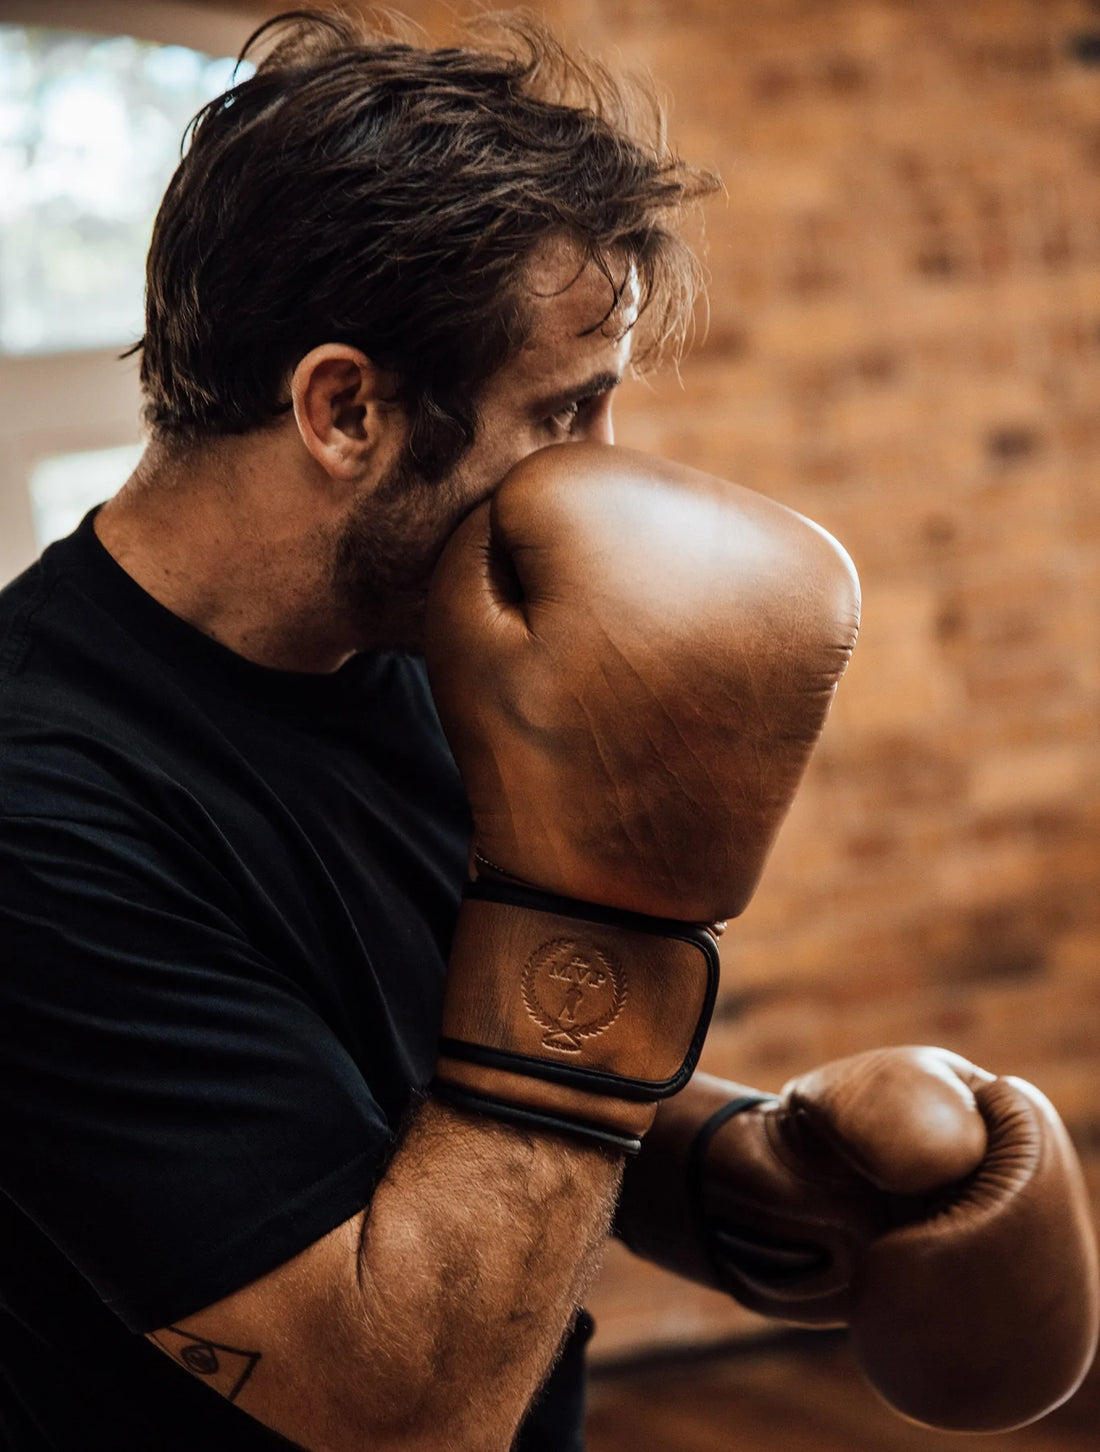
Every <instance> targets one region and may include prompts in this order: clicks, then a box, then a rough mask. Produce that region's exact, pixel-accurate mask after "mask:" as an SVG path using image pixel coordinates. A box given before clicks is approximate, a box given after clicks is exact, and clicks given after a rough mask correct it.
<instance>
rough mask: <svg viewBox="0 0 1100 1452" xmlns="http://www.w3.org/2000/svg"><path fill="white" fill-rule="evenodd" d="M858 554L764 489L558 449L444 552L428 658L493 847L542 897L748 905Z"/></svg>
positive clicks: (704, 913) (713, 910)
mask: <svg viewBox="0 0 1100 1452" xmlns="http://www.w3.org/2000/svg"><path fill="white" fill-rule="evenodd" d="M858 619H859V589H858V583H857V581H856V577H855V572H854V570H853V568H852V565H851V561H850V560H849V559H848V557H847V555H846V554H845V553H844V551H843V550H842V549H841V548H840V546H839V545H838V544H837V543H836V541H835V540H833V539H832V538H831V537H830V536H829V535H827V534H826V533H825V532H824V531H823V530H821V529H819V528H818V526H817V525H814V524H811V523H810V521H809V520H806V519H804V518H803V517H802V516H801V515H798V514H795V513H794V512H793V511H792V510H789V509H786V508H784V507H783V506H782V505H780V504H776V503H775V502H774V501H772V500H770V499H767V498H765V497H764V496H763V495H760V494H754V493H752V492H751V491H749V490H747V489H740V488H738V487H737V486H735V485H732V484H727V483H725V482H724V481H721V480H717V479H713V478H711V477H709V476H708V475H705V474H701V473H698V472H697V471H695V470H691V469H685V468H683V467H682V466H679V465H675V464H671V463H668V462H666V461H664V460H661V459H655V458H651V457H649V456H647V455H644V454H639V453H635V452H634V451H632V450H628V449H618V448H602V447H600V446H598V445H594V444H584V445H570V446H567V447H558V448H552V449H546V450H542V451H541V452H540V453H537V454H534V455H532V456H531V457H530V458H528V459H526V460H524V461H523V463H521V464H520V465H519V466H518V467H517V468H516V469H515V470H513V472H512V474H511V475H509V477H508V479H507V480H506V481H505V482H504V484H503V485H502V486H501V488H500V489H499V490H498V491H497V493H496V494H495V495H494V496H493V498H492V499H491V500H490V501H489V502H488V503H486V504H485V505H483V506H481V507H480V508H479V509H477V510H475V511H474V513H473V514H472V515H471V516H470V517H469V518H468V519H467V520H466V522H465V523H464V524H463V525H462V526H461V528H460V529H459V530H458V532H457V534H456V535H455V537H454V539H453V540H452V541H451V542H450V543H449V545H448V546H447V549H446V551H445V552H444V554H443V556H442V558H441V560H440V563H439V566H438V568H437V571H436V574H435V577H434V579H433V582H432V589H431V594H430V597H429V605H428V648H427V662H428V670H429V674H430V677H431V683H432V690H433V693H434V695H435V700H436V704H437V706H438V708H439V713H440V718H441V720H442V722H443V726H444V729H445V730H446V733H447V737H448V739H449V741H450V743H451V746H452V748H453V750H454V753H455V757H456V759H457V761H458V764H459V767H460V769H461V772H462V777H463V782H464V784H465V787H466V792H467V796H468V798H469V801H470V806H471V808H472V810H473V815H474V821H475V823H476V833H477V846H478V848H479V849H480V851H481V852H482V853H483V854H484V856H485V857H486V858H488V859H489V860H490V861H491V862H493V863H495V864H496V865H497V866H498V867H499V868H500V869H501V870H502V871H503V872H505V873H507V874H509V875H511V876H514V877H517V878H519V879H521V880H523V881H526V882H530V883H534V884H535V885H537V886H538V887H540V888H543V889H544V890H546V891H551V892H559V893H564V894H566V895H568V896H572V897H579V898H584V899H587V900H588V901H590V902H600V903H606V904H607V905H608V906H611V907H620V908H626V909H631V910H633V911H635V912H641V913H649V914H653V915H655V916H666V917H673V918H679V919H682V920H684V921H689V922H714V921H717V920H720V919H725V918H729V917H732V916H735V915H736V914H737V913H739V912H741V911H742V909H743V908H744V907H745V905H746V903H747V902H748V900H749V898H750V897H751V895H752V892H753V889H754V888H755V886H756V883H757V880H758V878H759V876H760V872H761V870H762V868H763V864H764V859H765V857H766V856H767V853H768V850H769V848H770V846H771V843H772V841H773V839H774V836H775V833H776V831H777V830H778V827H779V824H780V822H781V821H782V819H783V817H784V815H785V814H786V811H787V809H788V807H789V806H790V802H791V799H792V797H793V795H794V792H795V790H796V788H797V786H798V783H799V780H800V779H801V777H802V774H803V771H804V769H805V766H806V763H807V760H808V759H809V756H810V752H811V750H812V748H813V745H814V743H815V741H816V740H817V737H818V734H819V732H820V730H821V727H822V725H823V723H824V720H825V716H826V714H827V712H828V708H829V705H830V702H831V701H832V697H833V694H834V691H835V688H836V684H837V681H838V680H839V678H840V676H841V675H842V673H843V671H844V668H845V666H846V665H847V662H848V658H849V655H850V654H851V651H852V647H853V645H854V643H855V637H856V632H857V628H858Z"/></svg>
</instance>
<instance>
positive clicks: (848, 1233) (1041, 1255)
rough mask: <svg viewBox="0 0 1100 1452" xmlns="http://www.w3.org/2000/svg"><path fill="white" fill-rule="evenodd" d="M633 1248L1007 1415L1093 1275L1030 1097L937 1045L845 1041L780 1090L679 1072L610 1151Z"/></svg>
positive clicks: (1038, 1411) (878, 1366)
mask: <svg viewBox="0 0 1100 1452" xmlns="http://www.w3.org/2000/svg"><path fill="white" fill-rule="evenodd" d="M617 1224H618V1228H619V1232H620V1234H621V1235H622V1238H623V1239H624V1240H625V1241H626V1243H627V1244H628V1245H629V1246H630V1247H631V1249H633V1250H635V1251H636V1252H638V1253H639V1254H641V1255H644V1256H646V1257H647V1258H648V1259H651V1260H655V1261H657V1262H658V1263H659V1264H661V1265H664V1266H665V1267H666V1268H668V1269H671V1270H675V1271H678V1272H679V1273H680V1274H682V1275H686V1276H688V1277H690V1278H691V1279H694V1280H698V1281H701V1282H702V1283H703V1284H705V1285H710V1286H713V1287H716V1288H717V1289H719V1290H723V1291H727V1292H729V1293H730V1294H731V1295H733V1296H735V1297H736V1298H737V1300H739V1301H740V1302H742V1303H743V1304H744V1305H746V1306H749V1307H751V1308H752V1309H753V1310H754V1311H758V1312H761V1313H762V1314H764V1315H767V1316H775V1317H778V1318H781V1319H783V1320H786V1321H792V1322H796V1323H801V1324H803V1325H837V1324H841V1325H848V1326H850V1328H851V1339H852V1344H853V1347H854V1350H855V1354H856V1357H857V1359H858V1361H859V1364H860V1366H861V1367H862V1370H863V1372H864V1374H865V1375H866V1377H867V1379H868V1380H869V1381H870V1383H871V1385H872V1386H873V1387H874V1388H875V1389H876V1390H877V1391H878V1393H879V1394H880V1395H881V1396H882V1397H883V1398H884V1400H885V1401H886V1402H888V1403H889V1404H890V1405H891V1406H892V1407H894V1408H895V1409H896V1410H897V1411H900V1412H902V1413H903V1414H904V1415H906V1416H908V1417H911V1418H913V1419H914V1420H915V1421H918V1422H923V1423H926V1424H927V1425H929V1426H933V1427H939V1428H943V1429H949V1430H955V1431H972V1432H990V1431H1006V1430H1009V1429H1011V1428H1013V1427H1019V1426H1023V1425H1025V1424H1026V1423H1028V1422H1031V1421H1034V1420H1035V1419H1036V1418H1037V1417H1041V1416H1043V1415H1045V1414H1046V1413H1047V1412H1049V1411H1051V1410H1052V1409H1053V1408H1054V1407H1056V1406H1058V1405H1059V1403H1061V1402H1063V1401H1064V1400H1065V1399H1066V1398H1067V1397H1068V1396H1070V1395H1071V1394H1072V1392H1073V1391H1074V1390H1075V1389H1076V1387H1077V1386H1078V1385H1079V1383H1080V1381H1081V1379H1082V1378H1083V1376H1084V1375H1085V1372H1086V1371H1087V1370H1088V1367H1089V1365H1090V1363H1091V1362H1092V1359H1093V1356H1094V1354H1095V1350H1096V1340H1097V1326H1098V1321H1100V1310H1098V1308H1100V1281H1098V1273H1097V1254H1096V1240H1095V1234H1094V1230H1093V1224H1092V1217H1091V1214H1090V1210H1089V1204H1088V1197H1087V1194H1086V1191H1085V1186H1084V1181H1083V1178H1082V1175H1081V1169H1080V1164H1079V1162H1078V1159H1077V1156H1076V1153H1075V1152H1074V1150H1073V1147H1072V1145H1071V1143H1070V1141H1069V1137H1068V1135H1067V1134H1066V1130H1065V1127H1064V1126H1063V1124H1062V1122H1061V1120H1060V1119H1059V1117H1058V1115H1057V1113H1056V1112H1055V1110H1054V1109H1053V1107H1052V1106H1051V1104H1050V1103H1049V1101H1048V1100H1047V1099H1045V1098H1044V1097H1043V1095H1042V1094H1040V1092H1039V1091H1038V1090H1037V1089H1035V1088H1034V1087H1033V1086H1032V1085H1030V1084H1027V1083H1024V1082H1023V1081H1022V1080H1020V1079H1013V1078H997V1077H995V1076H994V1075H992V1074H989V1073H986V1072H985V1071H984V1070H982V1069H978V1068H975V1066H974V1065H973V1064H970V1063H968V1062H967V1061H966V1060H965V1059H962V1058H960V1057H959V1056H958V1055H957V1054H952V1053H949V1052H947V1051H946V1050H944V1049H929V1048H895V1049H879V1050H875V1051H873V1052H871V1053H866V1054H857V1055H855V1056H854V1057H852V1058H848V1059H841V1060H839V1061H837V1062H835V1063H832V1064H827V1065H826V1066H825V1067H824V1068H821V1069H817V1070H815V1071H814V1072H813V1073H810V1074H806V1075H803V1076H802V1077H801V1078H798V1079H794V1080H792V1081H791V1083H790V1084H788V1085H787V1086H786V1088H785V1089H784V1090H783V1092H782V1093H781V1094H780V1095H779V1096H778V1097H776V1096H772V1095H761V1094H759V1093H757V1092H756V1091H754V1090H748V1089H744V1088H743V1087H742V1086H740V1085H735V1084H730V1083H727V1082H726V1081H725V1080H722V1079H714V1078H711V1077H710V1076H708V1075H702V1074H700V1075H696V1077H695V1079H693V1081H692V1082H691V1084H690V1085H689V1086H688V1087H687V1089H686V1090H685V1091H684V1092H683V1093H682V1094H680V1095H678V1096H677V1097H676V1098H675V1099H673V1100H670V1101H669V1102H668V1103H666V1104H663V1105H662V1106H661V1109H660V1112H659V1114H658V1117H657V1122H656V1124H655V1126H654V1128H653V1130H652V1132H651V1133H650V1135H649V1136H648V1137H647V1139H646V1143H645V1145H644V1147H643V1150H642V1153H641V1155H640V1156H639V1157H638V1159H637V1160H636V1161H634V1162H633V1163H631V1164H630V1165H629V1166H628V1168H627V1174H626V1179H625V1181H624V1187H623V1195H622V1199H621V1202H620V1206H619V1213H618V1221H617Z"/></svg>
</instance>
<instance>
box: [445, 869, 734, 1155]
mask: <svg viewBox="0 0 1100 1452" xmlns="http://www.w3.org/2000/svg"><path fill="white" fill-rule="evenodd" d="M717 987H718V949H717V944H716V942H715V939H714V936H713V934H712V933H711V932H710V931H709V930H708V929H707V928H705V927H701V926H699V925H697V924H693V923H683V922H678V921H676V920H675V919H668V918H652V917H647V916H645V915H643V914H640V913H632V912H624V911H622V910H620V909H618V908H608V907H604V906H601V905H599V904H595V903H586V902H581V901H578V900H576V899H573V898H564V897H558V896H555V895H553V894H550V893H544V892H540V891H538V890H537V889H533V888H527V887H523V886H520V885H517V884H513V883H502V882H495V881H487V880H485V879H481V880H479V881H477V882H474V883H470V884H468V885H467V888H466V892H465V902H464V903H463V906H462V909H461V911H460V913H459V917H458V923H457V925H456V930H455V939H454V944H453V947H452V951H451V959H450V967H449V970H448V977H447V992H446V999H445V1004H444V1013H443V1036H442V1039H441V1041H440V1057H439V1064H438V1068H437V1074H436V1078H437V1083H438V1084H439V1085H440V1086H441V1088H442V1089H443V1092H444V1093H446V1090H447V1087H448V1086H450V1088H452V1089H457V1090H459V1091H462V1092H464V1093H465V1094H467V1095H473V1096H476V1097H477V1099H478V1100H479V1101H480V1102H479V1105H478V1107H479V1108H481V1109H482V1110H483V1112H487V1113H492V1112H494V1106H496V1107H497V1108H498V1109H499V1110H500V1112H501V1114H502V1117H508V1116H509V1112H511V1114H512V1117H515V1115H514V1111H515V1110H517V1109H518V1110H524V1111H529V1112H531V1113H534V1114H536V1115H539V1116H543V1117H549V1118H550V1119H552V1120H553V1121H555V1125H556V1126H559V1127H561V1128H563V1129H566V1130H568V1131H569V1132H573V1133H576V1134H580V1135H582V1136H583V1137H588V1138H597V1137H598V1138H599V1139H600V1142H606V1135H608V1134H610V1135H612V1136H617V1137H619V1138H621V1139H624V1140H627V1141H629V1142H630V1145H629V1146H627V1145H621V1146H619V1147H620V1148H628V1149H629V1148H631V1147H633V1144H634V1142H635V1141H637V1140H638V1138H639V1137H640V1135H642V1134H643V1133H644V1132H645V1131H646V1130H647V1129H648V1128H649V1126H650V1124H651V1123H652V1122H653V1118H654V1115H655V1113H656V1109H655V1106H656V1103H657V1101H658V1100H660V1099H663V1098H665V1097H667V1096H668V1095H670V1094H675V1093H676V1092H677V1091H678V1090H679V1089H681V1088H683V1086H684V1085H685V1084H686V1083H687V1081H688V1079H689V1078H690V1076H691V1074H692V1071H693V1070H694V1068H695V1064H696V1062H697V1060H698V1057H699V1052H700V1050H701V1048H702V1044H703V1038H704V1035H705V1033H706V1030H707V1027H708V1025H709V1022H710V1017H711V1013H712V1011H713V1008H714V1000H715V995H716V993H717ZM592 1131H595V1132H596V1133H595V1134H593V1133H592Z"/></svg>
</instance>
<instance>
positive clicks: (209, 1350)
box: [149, 1326, 260, 1402]
mask: <svg viewBox="0 0 1100 1452" xmlns="http://www.w3.org/2000/svg"><path fill="white" fill-rule="evenodd" d="M168 1333H171V1337H172V1340H171V1341H170V1342H167V1344H166V1339H165V1338H166V1337H167V1335H168ZM149 1339H150V1340H151V1341H155V1342H156V1344H157V1345H158V1346H159V1347H160V1349H161V1350H162V1351H165V1352H167V1353H168V1355H169V1356H170V1357H171V1358H172V1360H173V1361H178V1362H179V1364H180V1365H181V1366H185V1367H186V1368H187V1370H188V1371H191V1372H194V1374H195V1375H196V1376H201V1377H202V1379H203V1380H204V1381H206V1382H209V1383H210V1384H211V1385H212V1386H214V1387H215V1388H216V1389H217V1390H218V1391H220V1392H221V1394H222V1396H223V1397H225V1399H226V1401H230V1402H232V1401H236V1399H237V1397H238V1396H239V1395H240V1392H241V1388H242V1387H243V1386H244V1384H245V1382H246V1381H247V1380H248V1378H249V1377H250V1376H251V1375H252V1373H253V1372H254V1371H255V1369H256V1363H257V1362H258V1361H259V1360H260V1353H259V1352H258V1351H242V1350H241V1349H240V1348H239V1347H237V1346H223V1345H222V1343H221V1342H220V1341H208V1340H207V1338H206V1337H205V1336H197V1335H196V1334H195V1332H194V1331H182V1330H181V1329H180V1328H179V1327H178V1326H167V1327H165V1329H164V1330H163V1331H157V1332H156V1333H155V1334H153V1335H151V1336H150V1338H149Z"/></svg>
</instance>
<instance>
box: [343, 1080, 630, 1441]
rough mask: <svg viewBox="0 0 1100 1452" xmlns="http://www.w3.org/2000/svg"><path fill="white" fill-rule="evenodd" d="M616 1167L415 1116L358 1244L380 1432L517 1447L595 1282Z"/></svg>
mask: <svg viewBox="0 0 1100 1452" xmlns="http://www.w3.org/2000/svg"><path fill="white" fill-rule="evenodd" d="M621 1163H622V1162H621V1159H620V1157H618V1156H615V1155H612V1154H609V1153H607V1152H606V1151H604V1150H602V1149H597V1148H591V1147H588V1146H586V1145H584V1144H582V1143H580V1142H579V1141H577V1142H573V1141H570V1140H567V1139H565V1138H559V1137H557V1136H549V1135H545V1136H544V1135H528V1134H526V1133H523V1132H520V1131H517V1130H516V1129H514V1128H513V1127H511V1126H507V1125H503V1124H498V1123H497V1122H496V1121H494V1120H492V1119H488V1118H483V1117H480V1116H474V1115H467V1114H464V1113H461V1112H459V1111H456V1110H453V1109H451V1108H449V1107H448V1106H445V1105H441V1104H438V1103H436V1102H433V1101H428V1102H427V1103H425V1104H424V1105H423V1106H422V1107H421V1109H420V1110H419V1112H418V1114H417V1116H416V1118H415V1119H414V1121H413V1123H412V1124H411V1126H410V1127H409V1130H408V1132H407V1133H406V1135H405V1137H404V1139H403V1141H402V1143H401V1146H400V1149H399V1151H398V1153H397V1154H396V1155H395V1157H394V1159H393V1161H392V1163H391V1165H390V1168H389V1171H388V1173H387V1175H386V1177H385V1179H384V1180H383V1181H382V1183H381V1184H380V1185H379V1187H378V1189H377V1191H376V1192H375V1195H374V1198H373V1200H372V1202H371V1206H370V1211H369V1215H368V1217H367V1218H366V1219H365V1221H364V1225H363V1231H362V1236H361V1241H360V1254H359V1281H360V1287H361V1292H362V1300H363V1307H364V1314H365V1317H366V1334H367V1335H368V1337H369V1338H370V1350H369V1355H370V1361H371V1367H372V1378H371V1379H372V1394H371V1403H372V1411H373V1413H374V1415H375V1416H376V1417H378V1419H379V1421H380V1422H382V1423H385V1422H389V1423H390V1424H391V1425H393V1426H395V1427H396V1426H399V1425H403V1424H404V1425H409V1424H410V1423H411V1424H415V1425H416V1426H419V1427H422V1428H424V1429H425V1434H426V1435H425V1445H429V1444H430V1445H432V1446H433V1447H435V1448H438V1447H440V1446H443V1445H446V1446H448V1447H454V1448H455V1449H462V1452H467V1449H469V1452H474V1449H482V1448H484V1449H486V1452H490V1449H492V1452H503V1449H505V1448H506V1447H508V1446H509V1445H510V1442H511V1439H512V1437H513V1435H514V1433H515V1428H516V1426H517V1425H518V1423H519V1421H520V1419H521V1417H522V1415H523V1413H524V1411H525V1410H526V1408H527V1406H528V1404H529V1403H530V1401H531V1398H532V1397H533V1395H534V1393H535V1392H536V1390H537V1389H538V1387H539V1385H540V1383H541V1381H542V1380H543V1378H544V1377H545V1375H546V1373H547V1371H548V1370H549V1368H550V1366H551V1364H552V1362H553V1358H554V1355H555V1352H556V1350H557V1348H558V1346H559V1344H560V1342H561V1340H562V1337H563V1335H564V1333H565V1331H566V1329H567V1328H568V1325H569V1322H570V1320H571V1318H572V1315H573V1313H574V1311H575V1309H576V1307H577V1305H578V1304H579V1302H580V1299H581V1297H582V1296H583V1294H584V1292H585V1289H586V1288H587V1286H588V1284H589V1283H590V1281H591V1279H592V1277H593V1275H594V1273H595V1271H596V1268H597V1265H598V1262H599V1258H600V1254H601V1251H602V1247H603V1243H604V1240H605V1238H606V1235H607V1231H608V1225H609V1221H610V1217H611V1212H612V1209H613V1206H614V1201H615V1194H616V1191H617V1188H618V1183H619V1178H620V1173H621ZM475 1388H477V1389H480V1391H481V1393H482V1394H481V1395H477V1396H472V1395H471V1391H472V1389H475ZM443 1428H448V1429H450V1432H451V1436H450V1438H449V1439H448V1440H447V1441H446V1442H445V1443H444V1441H443V1440H442V1438H441V1435H440V1433H441V1429H443ZM410 1429H411V1428H410ZM411 1445H416V1443H415V1441H414V1442H413V1443H412V1444H411Z"/></svg>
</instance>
